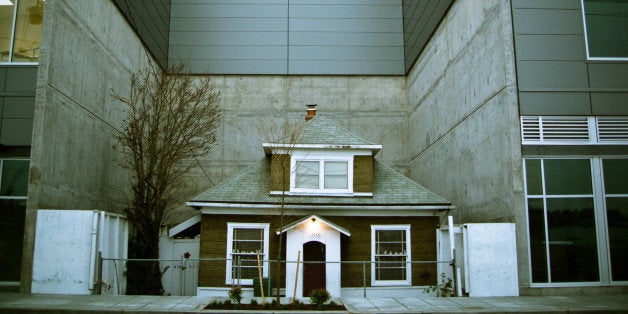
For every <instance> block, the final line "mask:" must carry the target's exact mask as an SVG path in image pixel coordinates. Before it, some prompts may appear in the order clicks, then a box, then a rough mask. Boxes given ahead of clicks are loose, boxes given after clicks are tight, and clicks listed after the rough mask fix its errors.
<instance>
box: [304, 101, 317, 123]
mask: <svg viewBox="0 0 628 314" xmlns="http://www.w3.org/2000/svg"><path fill="white" fill-rule="evenodd" d="M305 106H307V116H305V121H310V120H311V119H312V118H314V116H315V115H316V104H307V105H305Z"/></svg>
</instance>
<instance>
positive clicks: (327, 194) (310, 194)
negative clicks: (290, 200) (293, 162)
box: [270, 191, 373, 197]
mask: <svg viewBox="0 0 628 314" xmlns="http://www.w3.org/2000/svg"><path fill="white" fill-rule="evenodd" d="M282 194H285V195H293V196H294V195H301V196H304V195H307V196H334V197H370V196H373V193H372V192H353V193H300V192H290V191H270V195H282Z"/></svg>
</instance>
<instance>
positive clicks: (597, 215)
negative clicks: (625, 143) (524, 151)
mask: <svg viewBox="0 0 628 314" xmlns="http://www.w3.org/2000/svg"><path fill="white" fill-rule="evenodd" d="M524 168H525V169H524V171H525V178H526V207H527V223H528V241H529V242H528V243H529V250H528V254H529V259H530V274H531V282H532V284H533V286H573V285H582V284H612V283H622V282H623V283H624V284H625V283H626V282H627V281H628V271H627V270H626V268H625V267H624V266H623V265H624V261H625V260H626V259H627V258H628V239H627V238H626V237H625V235H626V234H628V158H623V157H622V158H618V157H566V158H548V157H543V158H526V159H524Z"/></svg>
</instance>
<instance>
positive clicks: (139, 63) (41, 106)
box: [22, 0, 151, 291]
mask: <svg viewBox="0 0 628 314" xmlns="http://www.w3.org/2000/svg"><path fill="white" fill-rule="evenodd" d="M41 46H42V49H41V56H40V61H39V73H38V80H37V92H36V100H35V114H34V123H33V124H34V125H33V138H32V159H31V169H30V178H29V187H28V192H29V193H28V204H27V213H26V222H25V226H26V227H25V228H26V229H25V244H24V254H23V255H24V258H23V262H22V263H23V264H22V265H23V266H22V290H23V291H30V282H31V269H32V259H33V249H34V238H35V224H36V213H37V209H40V208H50V209H69V208H71V209H96V210H105V211H113V212H116V211H120V210H121V206H122V205H121V202H120V192H121V191H122V189H123V188H124V186H125V185H126V184H127V180H126V177H125V175H124V173H123V172H122V170H121V169H120V167H119V166H118V164H117V163H116V159H117V158H119V152H118V151H117V150H116V149H115V148H114V146H115V139H114V135H115V130H116V128H118V127H119V125H120V123H121V121H122V119H123V115H124V113H123V111H121V110H120V109H122V105H121V104H118V103H115V102H113V101H112V98H111V97H110V90H111V89H113V90H115V91H116V92H118V93H121V94H125V93H128V92H129V82H130V75H131V74H130V73H131V71H136V70H139V69H140V68H144V67H146V66H148V64H149V62H151V59H150V58H151V57H149V55H148V54H147V53H146V52H145V49H144V47H143V46H142V43H141V42H140V40H139V39H138V37H137V36H136V34H135V33H134V32H133V30H132V29H131V28H130V27H129V26H128V24H127V23H126V21H125V20H124V18H123V17H122V15H121V14H120V13H119V11H118V9H117V8H116V7H115V5H114V4H113V3H112V2H110V1H64V0H59V1H50V3H46V8H45V13H44V31H43V34H42V45H41Z"/></svg>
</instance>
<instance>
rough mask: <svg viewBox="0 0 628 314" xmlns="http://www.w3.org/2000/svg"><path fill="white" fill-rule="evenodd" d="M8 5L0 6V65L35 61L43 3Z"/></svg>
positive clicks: (29, 0) (16, 0)
mask: <svg viewBox="0 0 628 314" xmlns="http://www.w3.org/2000/svg"><path fill="white" fill-rule="evenodd" d="M5 1H6V0H5ZM8 3H10V4H9V5H0V62H38V61H39V50H40V49H39V47H40V40H41V31H42V25H43V17H44V4H45V1H44V0H8Z"/></svg>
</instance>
